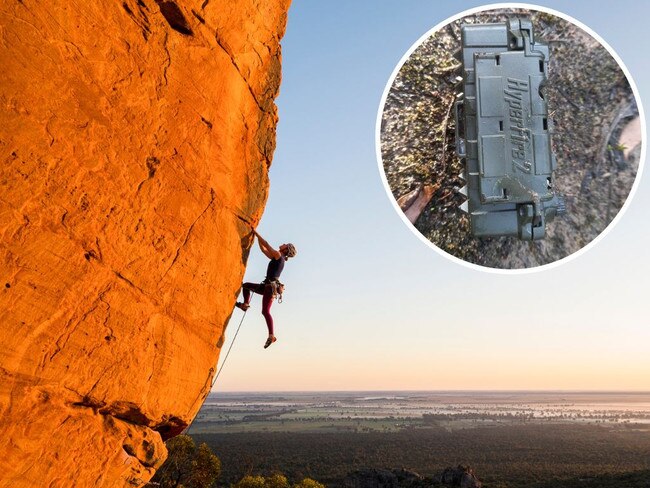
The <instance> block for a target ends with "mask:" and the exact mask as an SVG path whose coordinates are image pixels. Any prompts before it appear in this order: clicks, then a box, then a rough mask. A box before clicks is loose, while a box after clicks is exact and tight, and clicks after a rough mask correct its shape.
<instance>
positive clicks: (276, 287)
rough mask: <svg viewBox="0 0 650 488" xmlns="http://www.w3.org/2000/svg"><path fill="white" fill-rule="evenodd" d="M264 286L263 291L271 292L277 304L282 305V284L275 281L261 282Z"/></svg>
mask: <svg viewBox="0 0 650 488" xmlns="http://www.w3.org/2000/svg"><path fill="white" fill-rule="evenodd" d="M261 284H262V285H264V291H266V290H271V295H272V296H273V298H276V297H277V299H278V303H282V294H283V293H284V283H282V282H280V280H278V279H275V280H269V279H266V280H264V281H262V283H261Z"/></svg>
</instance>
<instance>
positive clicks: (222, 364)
mask: <svg viewBox="0 0 650 488" xmlns="http://www.w3.org/2000/svg"><path fill="white" fill-rule="evenodd" d="M246 312H247V310H244V315H242V316H241V320H240V321H239V325H238V326H237V331H236V332H235V335H234V336H233V338H232V341H231V342H230V347H229V348H228V351H227V352H226V356H225V357H224V358H223V361H222V363H221V367H220V368H219V369H218V370H217V374H216V375H215V376H214V378H213V379H212V384H211V385H210V390H212V387H213V386H214V384H215V383H216V382H217V378H218V377H219V375H220V374H221V371H223V367H224V365H225V364H226V360H227V359H228V355H229V354H230V350H231V349H232V346H233V344H234V343H235V339H237V334H239V329H241V324H243V323H244V318H245V317H246ZM196 417H198V412H197V415H196V416H195V417H194V418H193V419H192V421H191V422H190V424H189V425H188V426H187V427H185V429H184V430H183V434H187V433H188V432H189V430H190V428H191V427H192V424H193V423H194V421H195V420H196Z"/></svg>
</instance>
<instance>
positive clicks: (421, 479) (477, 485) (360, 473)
mask: <svg viewBox="0 0 650 488" xmlns="http://www.w3.org/2000/svg"><path fill="white" fill-rule="evenodd" d="M341 486H342V487H343V488H445V487H447V488H452V487H453V488H481V486H482V484H481V482H480V481H479V480H478V478H477V477H476V476H474V472H473V471H472V469H471V468H469V467H466V466H458V467H456V468H446V469H445V470H444V471H443V472H442V473H440V474H438V475H436V476H432V477H429V476H421V475H419V474H418V473H415V472H413V471H409V470H407V469H373V468H369V469H360V470H357V471H354V472H352V473H350V474H348V475H347V476H346V477H345V479H344V480H343V482H342V484H341Z"/></svg>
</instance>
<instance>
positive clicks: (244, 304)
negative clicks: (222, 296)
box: [235, 302, 250, 312]
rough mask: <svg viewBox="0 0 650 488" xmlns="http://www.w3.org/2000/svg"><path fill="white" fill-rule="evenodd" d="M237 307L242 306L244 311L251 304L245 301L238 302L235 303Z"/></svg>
mask: <svg viewBox="0 0 650 488" xmlns="http://www.w3.org/2000/svg"><path fill="white" fill-rule="evenodd" d="M235 307H237V308H241V309H242V310H243V311H244V312H245V311H246V310H248V309H249V308H250V305H249V304H248V303H243V302H237V303H235Z"/></svg>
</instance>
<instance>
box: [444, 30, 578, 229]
mask: <svg viewBox="0 0 650 488" xmlns="http://www.w3.org/2000/svg"><path fill="white" fill-rule="evenodd" d="M461 40H462V64H463V82H462V90H463V92H462V93H461V94H459V97H458V100H457V102H456V105H455V118H456V153H457V154H458V156H459V157H461V158H463V159H464V160H465V173H464V174H463V179H464V180H465V181H466V183H467V185H466V186H465V187H463V188H462V189H461V192H462V193H464V194H465V195H466V197H467V200H466V201H465V203H464V204H463V207H462V208H463V210H465V211H466V212H468V213H469V217H470V222H471V230H472V233H473V235H475V236H477V237H484V236H517V237H519V239H522V240H538V239H543V238H544V236H545V234H546V225H547V224H548V223H549V222H551V221H552V220H553V219H554V218H555V217H556V216H557V215H563V214H564V213H565V212H566V209H565V204H564V199H563V198H562V197H561V196H560V195H558V194H557V193H556V192H555V191H554V181H553V171H554V170H555V169H556V165H557V163H556V160H555V156H554V155H553V152H552V148H551V135H550V129H551V120H550V118H549V116H548V107H547V103H546V100H545V99H544V94H543V88H544V85H545V84H546V82H547V76H546V73H547V66H548V58H549V50H548V46H547V45H546V44H543V43H541V42H535V38H534V35H533V25H532V22H531V21H530V19H526V18H511V19H509V20H508V22H507V23H495V24H470V25H468V24H464V25H462V26H461Z"/></svg>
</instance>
